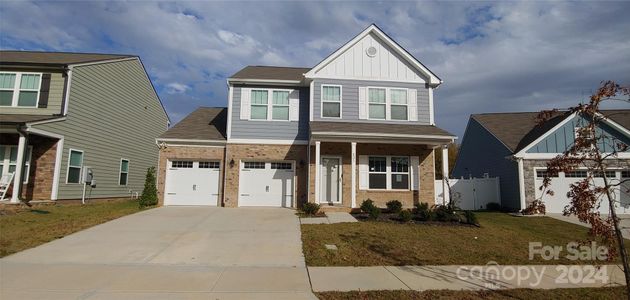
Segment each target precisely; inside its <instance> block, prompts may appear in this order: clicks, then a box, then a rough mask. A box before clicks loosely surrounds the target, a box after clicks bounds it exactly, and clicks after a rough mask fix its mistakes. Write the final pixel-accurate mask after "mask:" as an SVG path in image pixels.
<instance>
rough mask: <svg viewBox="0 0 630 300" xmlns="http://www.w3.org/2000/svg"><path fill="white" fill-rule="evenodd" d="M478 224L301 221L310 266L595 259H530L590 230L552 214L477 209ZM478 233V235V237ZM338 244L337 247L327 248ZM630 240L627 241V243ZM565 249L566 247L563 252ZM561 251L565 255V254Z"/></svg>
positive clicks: (503, 263) (580, 237)
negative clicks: (537, 249) (537, 245)
mask: <svg viewBox="0 0 630 300" xmlns="http://www.w3.org/2000/svg"><path fill="white" fill-rule="evenodd" d="M477 216H478V219H479V223H480V225H481V227H480V228H477V227H468V226H452V225H442V226H440V225H421V224H398V223H387V222H358V223H341V224H323V225H302V242H303V248H304V256H305V258H306V264H307V265H309V266H379V265H459V264H468V265H471V264H472V265H485V264H486V263H488V262H490V261H495V262H497V263H498V264H501V265H508V264H592V263H593V262H592V261H571V260H568V259H566V258H562V259H561V260H557V261H545V260H542V259H541V258H540V256H536V257H535V258H534V260H529V258H528V251H529V242H541V243H542V244H543V245H551V246H562V247H563V248H564V247H566V245H567V243H569V242H572V241H580V240H584V239H586V238H587V233H586V232H587V229H586V228H585V227H581V226H579V225H574V224H569V223H566V222H562V221H558V220H555V219H552V218H548V217H535V218H534V217H532V218H525V217H520V218H519V217H513V216H510V215H507V214H503V213H490V212H486V213H477ZM475 237H477V238H476V239H475ZM326 244H334V245H336V246H337V248H338V250H337V251H330V250H326V248H325V245H326ZM628 244H629V243H628V242H627V243H626V248H628V246H629V245H628ZM566 254H567V253H566V252H564V255H566ZM564 255H562V256H564Z"/></svg>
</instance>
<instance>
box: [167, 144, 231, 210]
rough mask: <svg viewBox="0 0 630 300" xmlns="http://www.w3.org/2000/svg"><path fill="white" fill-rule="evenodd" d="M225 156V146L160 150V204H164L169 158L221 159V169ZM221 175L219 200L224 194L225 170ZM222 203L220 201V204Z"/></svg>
mask: <svg viewBox="0 0 630 300" xmlns="http://www.w3.org/2000/svg"><path fill="white" fill-rule="evenodd" d="M224 157H225V148H223V147H204V146H199V147H195V146H173V145H170V146H166V148H163V149H161V150H160V160H159V163H158V174H157V176H158V199H159V205H163V204H164V181H165V179H166V169H167V165H166V163H167V161H168V160H174V159H176V160H194V161H198V160H201V161H208V160H214V161H220V162H221V163H220V166H221V169H223V166H224V165H223V158H224ZM220 174H221V175H220V176H219V182H220V183H219V201H220V200H221V199H222V198H223V197H222V196H223V195H222V190H223V189H222V184H223V170H221V172H220ZM218 205H220V203H219V204H218Z"/></svg>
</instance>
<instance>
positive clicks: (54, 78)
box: [0, 68, 65, 115]
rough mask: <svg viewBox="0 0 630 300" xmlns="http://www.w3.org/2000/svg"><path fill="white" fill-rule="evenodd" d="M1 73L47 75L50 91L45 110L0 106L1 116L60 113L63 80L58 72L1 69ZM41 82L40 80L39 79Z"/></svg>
mask: <svg viewBox="0 0 630 300" xmlns="http://www.w3.org/2000/svg"><path fill="white" fill-rule="evenodd" d="M0 71H2V72H11V71H14V72H32V73H42V74H44V73H49V74H50V90H49V93H48V106H47V107H46V108H38V107H32V108H31V107H6V106H0V113H3V114H25V115H53V114H60V113H61V105H62V103H63V87H64V85H65V78H64V77H63V73H62V72H60V71H54V72H53V71H51V70H37V69H18V68H3V69H1V70H0ZM40 80H41V78H40Z"/></svg>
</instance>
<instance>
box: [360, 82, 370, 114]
mask: <svg viewBox="0 0 630 300" xmlns="http://www.w3.org/2000/svg"><path fill="white" fill-rule="evenodd" d="M367 111H368V105H367V88H366V87H359V119H361V120H365V119H367V116H368V114H367Z"/></svg>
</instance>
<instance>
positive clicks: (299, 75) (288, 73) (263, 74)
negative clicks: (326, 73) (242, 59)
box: [230, 66, 311, 81]
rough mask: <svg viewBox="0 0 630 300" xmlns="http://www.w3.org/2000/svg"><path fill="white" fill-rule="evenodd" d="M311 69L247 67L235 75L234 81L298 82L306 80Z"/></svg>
mask: <svg viewBox="0 0 630 300" xmlns="http://www.w3.org/2000/svg"><path fill="white" fill-rule="evenodd" d="M310 69H311V68H293V67H270V66H247V67H245V68H243V69H241V70H240V71H238V72H236V73H235V74H234V75H232V76H230V78H232V79H268V80H296V81H301V80H302V79H304V73H306V72H308V71H309V70H310Z"/></svg>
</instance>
